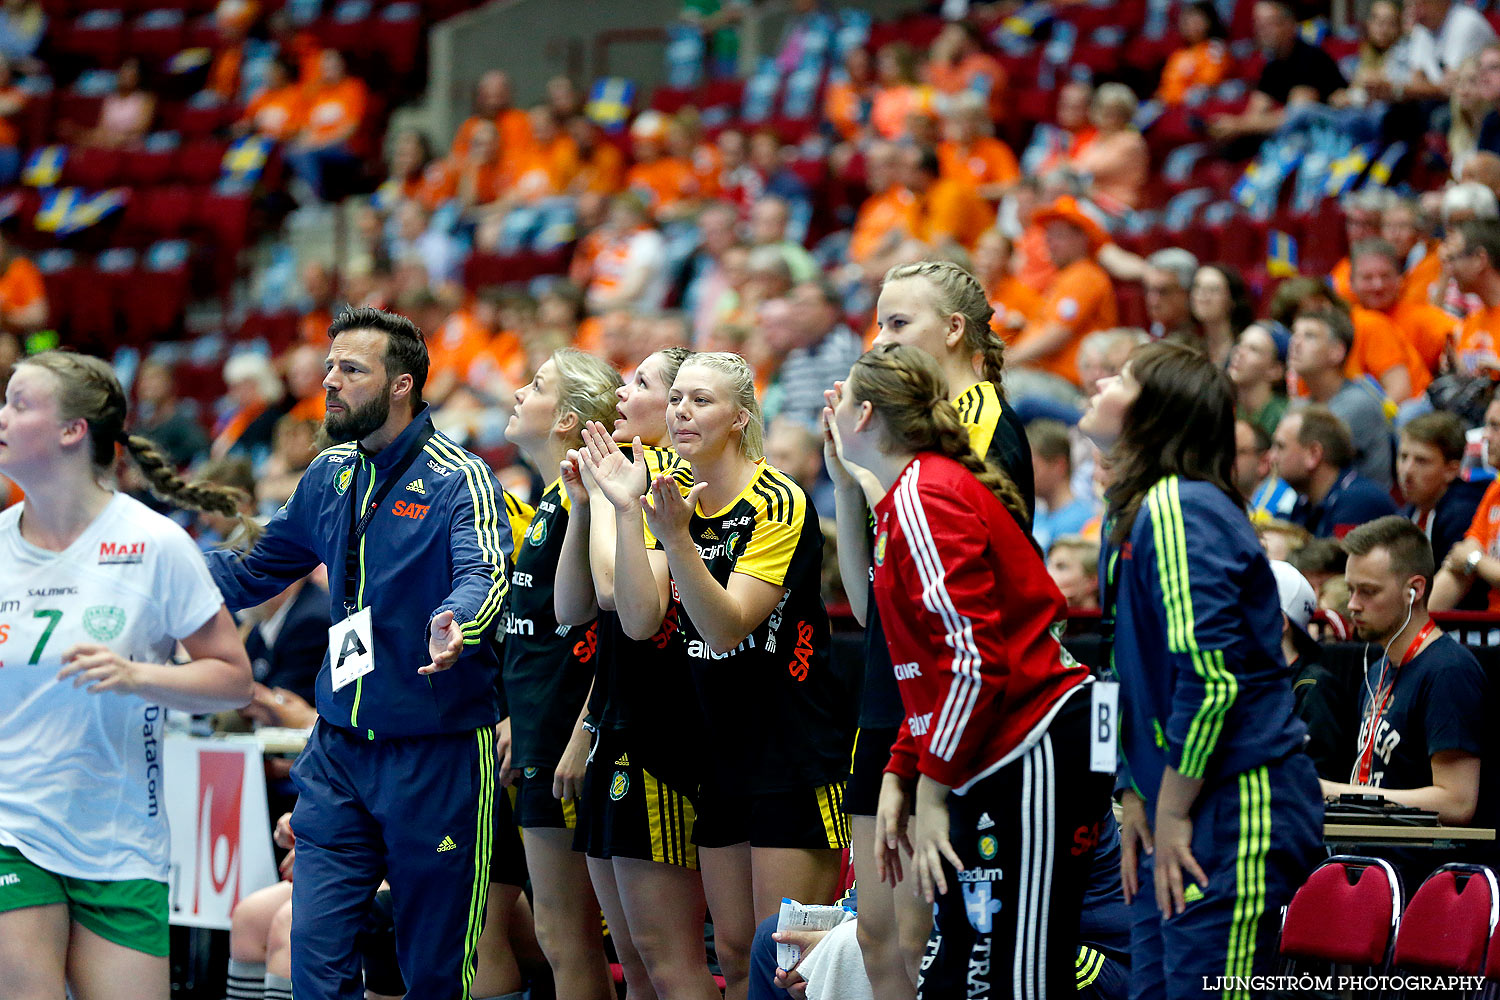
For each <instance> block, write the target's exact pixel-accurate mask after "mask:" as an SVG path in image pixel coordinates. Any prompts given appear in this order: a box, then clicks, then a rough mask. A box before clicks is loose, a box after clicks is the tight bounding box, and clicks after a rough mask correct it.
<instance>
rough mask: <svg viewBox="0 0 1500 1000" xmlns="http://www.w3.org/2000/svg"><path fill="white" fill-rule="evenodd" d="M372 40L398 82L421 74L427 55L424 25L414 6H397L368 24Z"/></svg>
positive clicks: (402, 4)
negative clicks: (424, 56) (423, 58)
mask: <svg viewBox="0 0 1500 1000" xmlns="http://www.w3.org/2000/svg"><path fill="white" fill-rule="evenodd" d="M367 23H368V25H369V28H370V38H371V41H373V42H374V44H375V48H376V49H377V50H379V52H380V54H381V57H382V58H383V59H384V60H385V66H386V69H387V71H388V72H389V73H391V75H393V76H395V77H396V78H398V79H406V78H410V77H411V76H413V75H414V74H415V73H416V72H417V68H418V66H419V64H420V62H421V58H422V54H423V51H424V49H423V30H422V29H423V23H422V20H421V17H420V10H419V9H418V8H417V6H416V5H415V4H412V3H405V2H402V3H393V4H391V5H390V6H389V7H387V8H385V10H382V11H381V12H380V14H379V16H377V17H376V18H375V19H374V20H373V21H371V22H367Z"/></svg>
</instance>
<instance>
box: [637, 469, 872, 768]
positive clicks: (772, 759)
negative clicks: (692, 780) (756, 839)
mask: <svg viewBox="0 0 1500 1000" xmlns="http://www.w3.org/2000/svg"><path fill="white" fill-rule="evenodd" d="M688 530H689V532H690V533H691V535H692V538H693V544H694V545H696V546H697V549H698V554H699V555H700V556H702V558H703V561H704V563H705V564H707V566H708V570H709V573H710V574H711V575H712V576H713V578H714V579H715V580H717V581H718V582H719V584H720V585H721V586H727V585H728V583H729V577H730V575H731V574H733V573H737V572H738V573H744V574H746V575H747V576H752V577H754V578H755V579H757V580H764V581H765V582H766V583H769V584H771V585H773V586H776V587H784V588H785V593H784V594H783V596H782V599H781V602H780V603H779V604H777V605H776V607H775V609H773V610H772V612H771V614H770V615H769V616H768V617H767V618H766V620H765V621H764V622H762V623H760V624H759V625H757V626H756V627H755V628H754V629H753V630H752V631H751V632H750V634H749V635H748V636H746V637H745V639H744V640H743V641H742V642H741V643H740V644H739V645H738V646H736V647H735V648H734V649H732V650H729V651H728V652H725V653H714V652H712V651H711V650H710V649H709V646H708V644H707V643H706V642H704V640H703V637H702V635H701V634H700V633H699V631H698V629H697V628H696V627H695V626H694V625H693V622H692V621H691V619H690V618H689V617H688V615H687V613H686V612H685V611H681V610H680V611H679V618H678V624H679V625H680V627H681V632H682V640H683V642H684V644H685V646H686V649H687V658H688V662H689V664H690V665H691V667H692V673H693V681H694V684H695V686H696V688H697V692H698V699H699V702H700V703H701V705H702V710H703V714H704V717H705V720H706V721H707V724H708V732H709V734H710V745H711V746H712V747H713V754H714V765H715V768H714V770H715V772H716V773H715V780H717V781H721V782H722V781H726V780H728V781H734V782H739V783H740V787H741V788H742V789H743V790H744V791H746V792H749V793H751V794H755V793H760V792H773V791H782V790H789V789H797V788H806V787H809V786H814V785H824V784H829V783H832V782H837V781H842V780H843V779H844V777H845V776H846V775H847V774H848V772H849V753H850V748H851V746H852V745H853V741H854V727H855V722H856V721H857V717H858V705H857V703H856V701H855V687H856V685H855V680H854V677H853V676H852V674H848V673H841V672H840V671H839V669H838V667H837V665H836V664H835V663H834V662H833V658H832V657H831V656H830V651H829V636H828V612H827V610H826V609H825V608H824V606H823V596H822V593H821V589H820V588H821V582H822V580H821V577H822V562H823V532H822V528H821V527H820V525H819V523H818V513H817V511H816V510H814V509H813V506H812V503H811V502H810V501H809V500H808V498H807V496H806V495H805V494H804V493H803V492H802V489H801V488H800V487H799V486H797V484H796V483H794V482H793V481H792V480H791V479H790V478H789V477H788V476H787V475H785V474H784V473H782V472H780V471H778V470H777V469H775V468H773V467H772V466H770V465H768V464H766V463H765V462H764V461H762V462H760V463H759V464H758V465H757V466H756V468H755V473H754V475H752V476H751V478H750V482H749V484H748V485H747V486H746V487H745V488H744V490H742V491H741V492H740V495H739V496H737V497H735V498H734V500H732V501H731V502H730V503H729V505H728V506H726V507H725V508H724V509H723V510H721V511H718V512H716V513H714V514H711V515H704V514H703V513H701V511H695V512H694V514H693V518H692V521H691V523H690V525H689V529H688ZM653 544H657V543H653ZM672 595H673V600H674V602H675V601H676V600H677V588H676V583H675V581H674V583H673V588H672Z"/></svg>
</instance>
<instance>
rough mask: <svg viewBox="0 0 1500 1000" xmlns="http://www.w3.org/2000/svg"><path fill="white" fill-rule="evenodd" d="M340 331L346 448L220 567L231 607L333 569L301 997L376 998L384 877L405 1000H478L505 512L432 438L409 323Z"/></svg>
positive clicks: (370, 314)
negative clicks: (363, 941) (362, 939)
mask: <svg viewBox="0 0 1500 1000" xmlns="http://www.w3.org/2000/svg"><path fill="white" fill-rule="evenodd" d="M328 332H329V337H330V338H331V340H332V345H331V347H330V349H329V353H328V375H327V377H326V378H325V379H324V381H323V385H324V388H325V389H326V390H327V399H328V413H327V417H326V418H325V422H324V426H325V427H326V428H327V430H328V432H329V435H330V436H331V437H332V438H333V439H334V440H335V441H339V442H342V443H340V444H337V445H335V446H333V447H332V448H329V449H328V450H327V451H325V452H323V453H322V454H320V455H319V456H318V457H317V458H316V459H314V460H313V462H312V464H311V465H310V466H308V469H307V472H306V473H305V474H304V476H303V478H302V481H301V482H300V483H299V484H298V486H297V490H296V492H295V493H294V494H293V495H292V497H291V499H289V500H288V501H287V502H286V506H284V507H283V508H282V509H281V510H280V511H278V512H277V513H276V515H275V516H274V517H273V518H271V521H270V524H269V525H267V527H266V532H265V535H264V536H263V537H262V538H261V539H260V540H259V541H258V542H256V544H255V547H254V548H253V550H252V551H251V552H250V553H249V554H248V555H246V556H244V557H243V558H241V557H240V556H238V555H237V554H234V553H224V552H220V553H215V554H214V555H213V557H212V558H211V560H210V566H211V568H212V570H213V575H214V580H215V582H216V583H218V585H219V589H220V590H222V591H223V593H224V599H225V602H226V603H227V604H228V605H229V606H230V607H231V608H234V609H239V608H243V607H248V606H252V605H255V604H259V603H261V602H262V601H264V600H266V599H267V598H269V597H271V596H273V595H275V594H277V593H280V592H281V591H282V590H283V589H285V588H286V587H287V586H288V585H289V584H290V583H291V582H292V581H294V580H297V579H300V578H301V577H303V576H305V575H306V574H307V573H308V572H309V571H310V570H312V569H313V568H314V567H315V566H317V565H318V564H319V563H324V564H326V565H327V567H328V584H329V588H328V589H329V595H330V601H331V604H332V609H331V610H332V620H333V621H334V622H335V623H336V624H335V625H334V626H333V627H332V628H331V629H330V630H329V652H330V656H329V657H328V658H325V660H324V662H323V666H322V669H321V670H320V671H319V673H318V681H317V706H318V723H317V726H316V728H315V729H314V730H313V735H312V738H311V739H310V740H309V741H308V744H307V749H306V750H305V751H304V752H303V753H302V756H301V757H300V758H298V760H297V764H296V766H295V767H294V768H293V770H292V779H293V780H294V781H295V783H296V785H297V789H298V791H299V792H300V798H299V799H298V802H297V808H296V811H295V812H294V813H293V814H292V827H293V829H294V830H295V832H296V835H297V878H296V881H295V883H294V886H293V893H292V900H293V904H294V905H293V918H292V920H293V926H292V987H293V990H294V992H295V993H296V995H297V998H298V1000H355V998H362V997H363V996H364V988H363V986H362V984H361V981H360V960H359V957H358V952H357V950H356V946H355V938H356V936H357V935H358V933H359V931H360V927H361V925H362V924H363V922H364V919H365V915H366V913H367V912H368V910H369V905H370V900H371V898H372V897H373V896H374V894H375V890H376V888H377V886H378V885H379V883H380V880H381V879H382V878H388V879H389V880H390V883H391V895H392V900H393V902H394V905H395V923H396V955H397V960H398V962H399V964H400V967H401V972H402V975H403V977H404V978H405V980H406V982H407V984H408V986H409V989H408V992H407V994H406V996H407V998H408V1000H467V997H468V996H469V985H470V981H471V980H472V979H473V975H474V969H475V963H476V952H475V947H476V944H477V942H478V940H479V932H480V924H481V921H482V918H483V916H484V907H485V895H486V892H487V890H488V883H489V868H490V849H491V841H492V822H491V815H492V813H491V811H492V808H493V805H494V796H495V790H496V775H495V750H494V740H495V737H494V726H495V724H496V723H497V722H498V721H499V706H498V703H497V698H496V694H495V688H496V678H497V675H498V673H499V655H498V647H497V642H496V637H495V623H496V621H497V620H498V618H499V611H500V604H501V601H502V600H503V599H504V597H505V589H506V565H507V561H508V558H509V552H510V548H511V542H510V529H509V526H508V523H507V520H506V514H505V506H504V495H503V494H502V492H501V490H500V488H499V487H498V486H497V485H496V483H495V479H494V476H493V475H492V474H491V473H490V470H489V468H488V467H487V466H486V465H485V464H484V462H482V461H481V460H480V459H478V458H476V457H475V456H473V455H471V454H469V453H468V452H466V451H464V450H463V449H462V448H460V447H459V446H458V445H456V444H454V443H453V442H452V441H451V440H449V439H448V438H447V437H445V436H444V435H442V434H440V433H437V432H436V431H435V430H434V429H433V426H432V417H431V414H430V412H429V411H428V409H427V406H426V404H424V403H423V402H422V385H423V383H424V382H425V381H426V378H427V364H428V356H427V348H426V345H425V343H424V342H423V339H422V333H421V331H420V330H418V329H417V327H416V326H415V325H414V324H413V323H412V322H411V321H410V320H407V319H405V318H404V317H401V316H396V315H392V314H390V313H385V312H381V311H380V310H377V309H351V310H346V311H345V312H343V313H342V314H340V315H339V316H338V318H337V319H335V320H334V321H333V324H332V325H331V326H330V327H329V330H328Z"/></svg>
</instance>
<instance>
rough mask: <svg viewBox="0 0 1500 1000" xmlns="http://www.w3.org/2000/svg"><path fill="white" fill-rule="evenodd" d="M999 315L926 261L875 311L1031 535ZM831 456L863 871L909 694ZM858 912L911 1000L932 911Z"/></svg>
mask: <svg viewBox="0 0 1500 1000" xmlns="http://www.w3.org/2000/svg"><path fill="white" fill-rule="evenodd" d="M993 315H994V311H993V309H992V308H991V307H990V304H989V301H988V298H987V296H986V295H985V291H984V288H983V286H981V285H980V283H979V280H978V279H977V278H975V277H974V276H973V275H971V274H970V273H969V272H968V271H965V270H964V269H963V268H961V267H959V266H958V265H957V264H952V263H949V262H947V261H936V260H928V261H919V262H917V263H915V264H906V265H902V266H899V267H895V268H892V269H891V270H890V272H889V273H887V274H886V276H885V282H884V284H883V285H882V286H881V290H880V300H879V303H878V307H877V310H876V320H877V323H878V325H879V328H880V333H879V335H878V336H877V337H876V338H875V342H876V344H892V345H895V344H902V345H906V346H908V347H911V348H915V349H918V350H920V351H922V352H923V353H925V354H926V355H928V356H929V357H931V358H932V359H933V360H934V362H935V363H936V365H937V367H938V370H939V371H940V372H941V374H942V377H943V383H944V384H945V385H946V387H947V397H948V399H949V400H950V401H951V402H952V403H953V406H954V408H955V410H956V412H957V413H958V418H959V420H960V421H962V422H963V424H964V426H965V427H966V428H967V430H968V433H969V444H970V446H971V448H972V449H973V451H974V453H975V454H976V455H980V456H982V457H983V458H984V459H985V460H987V461H988V462H990V463H991V464H992V465H994V466H995V467H996V468H999V469H1002V470H1004V471H1005V473H1006V475H1007V476H1008V477H1009V478H1010V480H1011V482H1012V483H1014V484H1015V486H1016V489H1017V491H1018V493H1019V495H1020V497H1021V501H1022V504H1023V509H1022V511H1021V514H1022V517H1023V523H1024V524H1026V525H1028V526H1029V524H1030V521H1031V515H1032V511H1033V508H1034V506H1035V498H1034V491H1033V487H1032V466H1031V447H1030V445H1029V444H1027V441H1026V429H1025V428H1024V427H1023V426H1022V425H1021V421H1020V418H1018V417H1017V416H1016V414H1015V411H1014V410H1012V409H1011V408H1010V404H1009V403H1007V402H1006V399H1005V395H1004V392H1003V390H1002V387H1001V381H1000V380H1001V378H1002V376H1003V374H1004V371H1005V345H1004V344H1003V343H1002V342H1001V340H1000V338H999V337H997V336H996V335H995V333H994V331H993V330H992V329H991V327H990V318H991V317H992V316H993ZM976 362H977V365H976ZM976 369H977V370H976ZM981 373H982V374H981ZM838 392H839V388H838V386H835V388H834V390H833V392H832V393H830V394H828V398H829V405H830V406H835V405H837V402H838ZM823 452H824V462H825V464H826V465H827V467H828V475H829V477H830V478H831V479H832V480H833V484H834V489H835V493H834V496H835V512H836V518H835V520H836V523H837V524H838V541H839V544H838V557H839V574H840V576H841V577H842V578H843V584H844V591H845V593H846V594H847V595H848V597H849V602H850V607H851V609H852V610H853V612H854V616H855V618H856V619H858V620H859V622H860V623H861V624H862V625H864V626H865V657H864V659H865V677H864V690H863V693H862V695H861V701H860V715H859V733H858V737H857V739H856V740H855V746H854V757H853V761H852V764H851V768H850V776H849V783H848V794H847V796H846V798H845V802H846V804H847V807H848V810H849V814H850V821H851V823H850V825H851V828H852V831H853V835H854V842H853V847H854V866H855V870H856V871H868V870H869V869H870V868H872V867H873V866H874V864H875V860H874V857H875V852H876V851H877V850H878V845H877V843H876V840H875V811H876V807H877V806H878V805H879V801H880V786H881V780H882V779H881V774H882V772H883V771H884V770H885V766H886V764H887V762H888V761H889V760H890V750H891V745H892V744H893V743H895V741H896V736H897V732H898V729H899V727H900V724H901V715H902V711H901V697H900V695H899V693H898V692H897V688H896V679H895V675H894V673H893V672H892V667H891V659H890V650H889V648H888V647H887V645H886V637H885V632H884V631H883V630H882V628H881V625H880V614H879V609H878V607H877V606H876V603H875V600H874V597H873V596H872V594H871V590H870V587H871V583H870V581H871V580H872V579H873V576H872V575H871V546H872V543H873V541H874V535H873V534H872V532H871V531H870V525H871V524H872V523H873V520H872V517H871V514H870V511H871V510H873V503H872V502H870V501H869V500H868V498H867V495H866V491H865V490H864V489H863V488H862V484H860V483H858V482H856V480H855V479H854V477H852V476H851V475H850V474H849V472H848V470H847V469H846V468H845V467H844V464H843V463H842V462H840V461H839V460H838V456H837V454H836V450H835V447H834V441H833V437H832V431H831V429H830V430H828V431H827V432H826V433H825V436H824V443H823ZM859 912H860V919H859V940H860V947H861V950H862V951H863V953H864V959H865V971H866V972H867V974H868V975H869V977H870V983H871V985H872V986H873V987H874V990H875V996H876V997H877V1000H897V998H899V997H902V996H909V995H910V991H911V988H912V986H913V985H914V984H915V982H916V978H917V966H918V963H919V962H920V961H921V957H922V942H923V941H924V940H926V935H927V931H928V929H929V927H930V925H931V914H930V913H929V912H928V908H927V907H926V906H925V905H924V904H923V903H922V902H921V900H920V899H918V898H917V897H916V896H915V895H914V894H912V893H910V892H895V891H893V890H892V888H891V887H887V886H885V885H883V884H882V883H880V882H875V881H871V880H868V879H866V881H865V883H864V885H863V887H862V892H861V898H860V907H859Z"/></svg>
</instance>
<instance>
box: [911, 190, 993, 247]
mask: <svg viewBox="0 0 1500 1000" xmlns="http://www.w3.org/2000/svg"><path fill="white" fill-rule="evenodd" d="M994 221H995V209H994V206H992V205H991V204H990V203H989V202H987V201H985V200H984V199H983V198H981V197H979V192H978V191H975V190H974V188H973V187H971V186H970V185H968V184H965V183H963V182H961V181H955V180H944V179H943V178H941V177H939V178H938V179H936V180H934V181H933V182H932V184H931V185H930V186H929V187H928V188H927V190H926V191H925V192H923V193H922V194H921V195H918V197H917V212H916V224H915V226H914V228H913V232H912V235H913V236H915V237H916V238H917V239H919V240H921V241H922V242H924V243H926V244H928V245H929V246H931V245H936V244H937V243H940V242H942V241H943V240H953V241H954V242H956V243H958V244H959V245H960V246H963V247H965V248H967V249H971V248H973V246H974V244H975V242H976V241H977V240H978V239H979V236H980V234H981V233H983V232H984V231H985V230H986V229H988V228H989V227H990V226H991V225H993V224H994Z"/></svg>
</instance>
